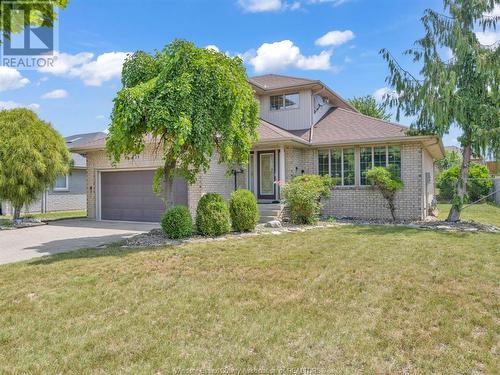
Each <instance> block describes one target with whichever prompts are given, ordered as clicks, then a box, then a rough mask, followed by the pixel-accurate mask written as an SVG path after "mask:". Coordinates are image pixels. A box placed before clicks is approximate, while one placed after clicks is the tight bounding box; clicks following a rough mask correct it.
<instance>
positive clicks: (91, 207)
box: [87, 147, 234, 219]
mask: <svg viewBox="0 0 500 375" xmlns="http://www.w3.org/2000/svg"><path fill="white" fill-rule="evenodd" d="M217 161H218V158H217V157H214V158H213V159H212V162H211V164H210V170H209V171H208V172H207V173H204V174H202V175H200V177H199V178H198V180H197V181H196V182H195V183H194V184H191V185H189V186H188V205H189V209H190V210H191V212H192V213H193V214H194V213H195V212H196V205H197V204H198V201H199V199H200V198H201V196H202V195H203V194H205V193H208V192H217V193H220V194H222V195H223V196H224V198H226V199H229V196H230V194H231V192H232V191H233V188H234V181H233V178H232V177H227V176H226V174H225V173H226V171H227V168H226V167H225V166H223V165H221V164H219V163H218V162H217ZM162 166H163V161H162V159H161V153H158V152H155V151H154V149H153V148H152V147H147V148H146V150H145V151H144V152H143V153H142V154H141V155H139V156H138V157H135V158H133V159H122V160H121V161H120V162H119V163H118V164H117V165H116V166H115V167H112V165H111V162H110V160H109V159H108V157H107V155H106V152H105V151H93V152H89V153H88V154H87V216H88V217H89V218H92V219H95V218H96V177H97V172H98V171H100V170H110V169H113V168H115V169H123V170H133V169H141V168H147V169H156V168H159V167H162Z"/></svg>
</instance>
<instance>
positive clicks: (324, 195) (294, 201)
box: [283, 175, 335, 224]
mask: <svg viewBox="0 0 500 375" xmlns="http://www.w3.org/2000/svg"><path fill="white" fill-rule="evenodd" d="M334 185H335V182H334V180H333V179H332V178H331V177H329V176H318V175H303V176H298V177H295V178H294V179H293V180H292V181H290V182H288V183H286V184H285V186H284V187H283V196H284V198H285V203H286V206H287V208H288V211H289V214H290V220H291V221H292V223H295V224H312V223H314V222H316V221H317V219H318V215H319V212H320V209H321V200H322V199H328V198H329V197H330V195H331V191H332V187H333V186H334Z"/></svg>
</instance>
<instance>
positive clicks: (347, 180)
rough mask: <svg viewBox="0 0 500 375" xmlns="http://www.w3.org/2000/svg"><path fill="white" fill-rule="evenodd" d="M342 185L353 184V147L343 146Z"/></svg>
mask: <svg viewBox="0 0 500 375" xmlns="http://www.w3.org/2000/svg"><path fill="white" fill-rule="evenodd" d="M343 151H344V154H343V156H344V185H345V186H352V185H354V184H355V176H356V172H355V169H354V168H355V163H354V149H353V148H344V150H343Z"/></svg>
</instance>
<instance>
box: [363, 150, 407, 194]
mask: <svg viewBox="0 0 500 375" xmlns="http://www.w3.org/2000/svg"><path fill="white" fill-rule="evenodd" d="M372 167H392V168H394V172H395V173H396V175H397V176H398V177H401V149H400V147H399V146H381V147H362V148H361V149H360V153H359V170H360V174H361V185H368V181H367V180H366V176H365V173H366V171H367V170H368V169H371V168H372Z"/></svg>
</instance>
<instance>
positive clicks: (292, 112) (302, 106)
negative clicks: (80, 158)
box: [259, 90, 312, 130]
mask: <svg viewBox="0 0 500 375" xmlns="http://www.w3.org/2000/svg"><path fill="white" fill-rule="evenodd" d="M293 92H294V91H287V92H286V93H293ZM295 92H296V91H295ZM299 94H300V99H299V108H296V109H283V110H276V111H271V109H270V107H271V106H270V104H271V100H270V95H264V96H260V97H259V100H260V117H261V118H262V119H264V120H265V121H268V122H270V123H271V124H274V125H278V126H280V127H282V128H283V129H287V130H298V129H307V128H309V127H310V126H311V121H312V103H311V95H312V93H311V91H310V90H304V91H300V92H299Z"/></svg>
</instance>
